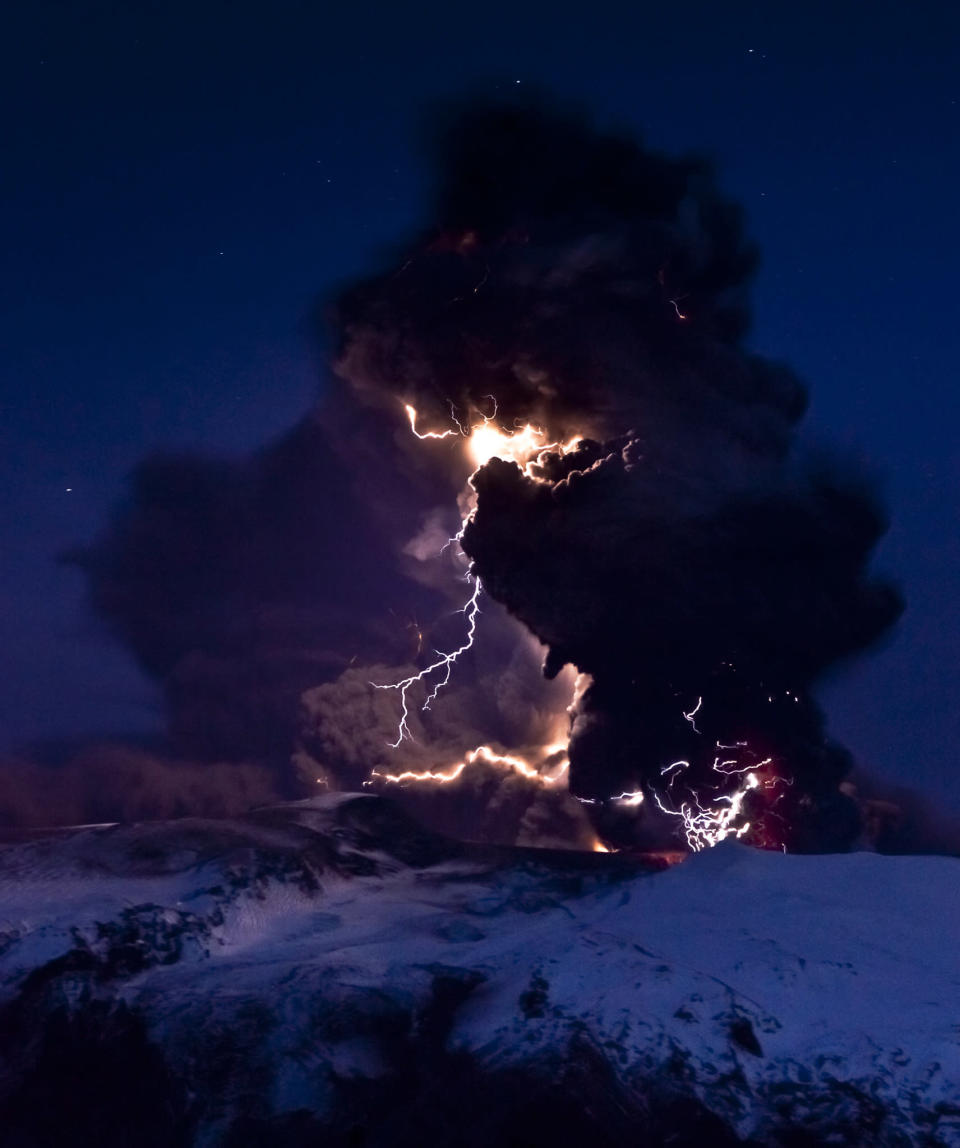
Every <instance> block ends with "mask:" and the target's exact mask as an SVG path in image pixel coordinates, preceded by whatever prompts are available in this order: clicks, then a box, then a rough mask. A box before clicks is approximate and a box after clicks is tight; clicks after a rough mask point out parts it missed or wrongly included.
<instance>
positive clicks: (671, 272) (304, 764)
mask: <svg viewBox="0 0 960 1148" xmlns="http://www.w3.org/2000/svg"><path fill="white" fill-rule="evenodd" d="M435 127H436V132H435V137H434V144H435V153H436V163H437V184H436V189H435V195H434V202H433V204H432V208H431V214H430V216H429V223H428V224H427V225H426V226H425V228H424V229H423V230H422V231H421V232H420V233H418V234H417V235H415V236H413V237H412V238H411V239H410V240H409V241H408V242H407V243H406V244H404V245H403V246H401V247H400V248H398V250H397V251H396V253H395V255H394V256H393V257H392V258H391V259H390V260H388V261H387V262H386V264H385V265H384V266H382V267H381V268H380V269H378V270H377V271H376V272H375V273H373V274H371V275H370V276H369V277H368V278H365V279H364V280H362V281H361V282H358V283H356V284H354V285H352V286H350V287H349V288H348V289H346V290H344V291H343V292H342V293H341V294H340V296H339V297H338V298H337V299H336V300H335V301H334V302H333V304H332V305H331V306H330V307H327V308H326V309H325V311H324V314H325V317H326V320H327V321H329V320H330V319H331V318H332V322H333V324H334V327H335V332H336V335H337V339H338V349H337V353H336V357H335V363H334V376H333V378H332V379H331V380H329V385H328V392H327V395H326V396H325V400H324V403H323V404H322V405H321V406H320V407H318V409H317V410H316V411H315V412H312V413H311V414H310V415H309V416H308V417H307V418H305V419H304V420H303V422H302V423H301V424H300V425H299V426H297V427H296V428H294V429H293V430H292V431H291V432H290V433H289V434H288V435H286V436H285V437H284V438H282V439H281V440H280V441H279V442H276V443H274V444H272V445H270V446H268V447H267V448H265V449H264V450H263V451H261V452H260V453H259V454H257V455H256V456H255V457H253V458H252V459H248V460H245V461H242V462H236V463H221V462H213V461H210V460H207V459H198V458H155V459H150V460H147V461H146V462H145V463H144V464H143V465H142V466H141V467H140V468H139V469H138V471H137V472H136V474H135V475H134V477H133V483H132V487H131V492H130V497H129V499H128V501H127V503H126V504H125V505H124V506H123V507H122V508H121V509H120V511H119V512H118V514H117V516H116V518H115V520H114V522H113V523H112V524H111V526H110V528H109V529H108V530H107V531H106V532H105V533H104V534H103V536H102V537H101V538H100V539H99V540H98V541H97V542H96V543H95V544H94V545H92V546H90V547H88V548H86V549H85V550H83V551H82V552H80V553H79V554H77V555H76V556H75V560H76V561H78V562H79V563H80V565H81V566H82V567H83V569H84V570H85V571H86V573H87V575H88V577H89V581H90V588H91V596H92V600H93V603H94V606H95V608H96V609H97V611H98V613H99V614H100V616H101V617H102V618H103V619H104V620H105V621H106V622H107V624H108V625H109V626H110V627H111V629H112V631H113V632H114V633H115V634H116V635H117V636H118V637H119V638H120V639H121V640H122V641H123V642H125V643H126V644H127V645H128V647H129V648H130V649H131V651H132V652H133V654H134V656H135V657H136V658H137V660H138V662H139V663H140V665H141V666H143V667H144V668H145V669H146V670H147V671H148V672H149V673H150V674H152V675H153V676H154V678H155V679H156V680H157V681H158V683H159V684H160V686H161V688H162V690H163V693H164V697H165V699H166V701H167V705H168V712H169V718H170V723H169V724H170V733H171V736H172V738H173V739H174V742H175V744H176V746H177V747H178V750H179V751H180V752H181V753H183V754H185V755H189V756H190V757H193V758H201V759H206V760H224V759H234V760H242V761H247V762H255V763H261V764H266V765H269V766H270V767H271V768H272V769H273V770H274V776H275V777H276V778H277V785H278V788H280V789H281V790H284V791H285V792H291V793H292V792H303V791H305V787H306V788H309V787H316V786H334V787H341V788H346V787H356V786H358V785H360V784H363V783H364V782H365V781H369V780H371V771H373V772H374V773H375V774H376V773H379V774H381V775H382V774H386V773H391V772H392V773H393V774H400V773H403V771H405V770H409V771H435V770H440V769H444V768H447V767H450V766H451V765H453V764H454V763H456V762H457V761H459V760H462V759H463V757H464V755H465V754H467V753H469V752H470V751H471V749H473V748H475V747H476V746H478V745H480V744H486V745H488V746H489V747H491V752H493V753H502V754H509V753H512V752H518V753H522V754H531V755H535V754H536V753H537V752H540V751H542V750H543V747H544V746H547V745H549V743H550V742H552V741H553V740H554V738H555V736H556V730H557V727H558V722H559V724H560V725H561V726H562V725H564V723H565V722H566V720H567V719H566V713H565V707H566V705H567V704H568V703H569V700H570V685H571V681H572V677H573V674H574V670H573V669H572V668H571V669H567V670H565V671H564V672H563V674H562V675H561V676H560V678H559V679H558V678H557V675H558V673H559V672H560V671H561V669H562V668H563V667H564V666H567V665H569V666H570V667H576V669H577V670H579V671H582V672H583V673H585V674H589V675H591V677H592V679H593V684H592V685H591V686H590V688H589V689H588V690H587V692H586V694H585V695H584V696H583V697H582V699H581V700H580V702H579V704H578V710H577V716H576V721H575V724H574V729H573V739H572V742H571V745H570V760H571V769H570V782H571V789H572V791H573V793H574V794H575V795H576V796H577V797H580V798H587V799H590V800H591V801H593V802H594V803H595V804H591V805H583V804H581V803H579V802H577V801H574V800H573V798H572V797H570V796H569V795H565V793H564V790H563V787H554V788H551V787H549V786H546V785H543V784H539V783H536V782H534V783H531V782H530V780H529V779H525V778H524V777H523V776H522V775H521V774H518V773H517V772H515V771H514V772H511V771H510V770H509V769H507V770H501V769H497V768H496V767H493V766H490V765H489V763H487V764H484V762H480V763H479V765H477V766H476V768H471V769H469V770H465V771H464V772H463V773H462V774H461V775H459V776H458V779H457V781H456V782H451V783H449V784H439V785H435V786H431V787H429V788H423V787H418V786H416V785H411V786H409V787H408V788H402V787H401V786H399V785H397V786H395V787H394V788H395V789H396V790H397V791H398V792H399V794H400V796H401V797H402V799H404V800H406V801H408V802H410V803H416V804H417V805H418V807H421V812H423V811H424V810H425V811H426V816H427V817H428V819H432V820H434V823H436V824H441V825H444V826H446V827H448V828H454V829H456V830H457V831H460V832H464V833H466V834H467V835H473V836H485V837H489V838H492V839H496V838H498V837H499V838H500V839H505V840H507V839H524V840H533V839H541V840H544V841H550V842H555V841H558V840H565V841H567V842H569V843H578V844H583V843H584V842H586V841H588V839H589V838H591V837H592V833H593V831H592V830H591V829H590V828H589V827H588V826H587V823H586V820H585V817H586V814H587V813H588V812H589V815H590V816H591V817H592V818H593V819H594V822H595V824H596V825H597V826H598V827H599V828H600V830H601V832H602V835H603V836H604V837H605V839H607V840H610V841H619V842H620V843H627V842H637V841H653V840H658V839H664V838H665V837H666V836H669V837H672V836H673V835H674V834H675V833H676V831H677V829H678V825H677V824H676V822H675V817H677V816H679V813H678V811H679V810H680V809H681V807H684V804H685V803H686V805H687V806H689V803H690V801H691V800H692V798H691V797H690V795H691V794H696V795H697V800H698V801H699V800H704V801H706V800H707V795H708V794H711V793H717V794H719V795H720V798H721V799H722V798H723V794H724V793H725V792H727V791H728V790H729V786H730V784H731V783H733V782H735V781H736V778H737V777H738V776H741V774H742V773H743V771H745V770H746V769H747V767H749V768H751V769H754V770H755V771H756V773H755V774H751V776H755V778H756V780H755V782H754V783H753V786H754V787H753V789H752V790H751V792H750V794H748V795H747V797H746V798H745V816H747V815H748V814H749V817H750V820H751V823H752V828H751V830H750V833H751V839H753V840H755V841H757V842H758V843H762V844H768V845H780V844H785V845H787V846H788V847H791V848H836V847H842V846H844V845H846V844H847V843H849V842H850V841H852V840H853V839H854V838H855V836H856V835H857V833H858V832H859V825H858V818H857V813H856V807H855V805H854V803H853V802H852V801H851V800H850V799H849V798H848V797H846V796H845V795H844V794H843V793H842V792H841V790H840V783H841V782H842V780H843V777H844V776H845V774H846V772H847V770H848V766H849V762H848V757H847V755H846V753H845V752H844V751H843V750H840V749H838V748H837V747H835V746H832V745H830V744H829V743H828V742H827V741H826V739H825V736H824V730H823V721H822V718H821V715H820V713H819V711H818V709H817V707H816V705H815V703H814V702H813V700H812V698H811V694H810V690H811V687H812V685H813V683H814V682H815V681H816V679H817V678H818V676H819V675H820V674H822V673H823V672H824V670H825V669H827V668H828V667H829V666H831V665H833V664H834V663H836V662H837V661H838V660H839V659H842V658H845V657H848V656H849V655H851V654H854V653H856V652H857V651H858V650H860V649H862V648H863V647H864V646H866V645H867V644H869V643H870V642H872V641H874V640H875V639H876V638H877V637H879V636H880V635H881V634H882V633H883V632H884V631H885V630H886V629H887V627H888V626H889V625H890V624H891V623H892V621H893V620H894V619H895V618H896V616H897V614H898V613H899V610H900V601H899V598H898V596H897V594H896V593H895V591H894V590H892V589H891V588H890V587H889V586H887V585H886V584H883V583H880V582H875V581H871V580H870V578H869V577H868V576H867V574H866V572H865V571H866V564H867V560H868V558H869V556H870V552H871V549H872V547H873V546H874V544H875V542H876V541H877V539H878V538H879V537H880V535H881V534H882V532H883V529H884V517H883V514H882V511H881V509H880V506H879V503H878V501H877V499H876V497H875V495H874V494H873V493H872V492H871V491H870V490H869V488H868V486H867V485H866V483H865V482H864V481H863V480H862V479H861V478H860V477H858V476H857V475H854V474H852V473H851V472H850V471H849V470H847V469H844V468H841V467H840V466H839V465H838V464H836V463H834V462H825V461H823V460H822V459H821V460H819V461H811V460H807V459H804V458H803V457H801V456H800V454H799V453H798V452H797V450H796V448H795V446H794V444H793V437H794V431H795V427H796V425H797V423H798V421H799V420H800V419H801V417H802V415H803V413H804V409H805V405H806V396H805V392H804V388H803V386H802V385H801V383H800V382H799V381H798V380H797V378H796V377H795V376H794V375H793V374H792V372H790V371H789V370H788V369H787V368H785V367H783V366H780V365H777V364H773V363H771V362H769V361H768V360H765V359H762V358H761V357H759V356H757V355H754V354H752V353H750V352H749V351H747V350H746V349H745V347H744V342H743V340H744V337H745V334H746V331H747V328H748V321H749V315H748V310H747V305H746V288H747V286H748V283H749V280H750V277H751V274H752V272H753V270H754V268H755V265H756V253H755V250H754V248H753V247H752V245H751V244H750V243H749V242H748V240H747V239H746V237H745V235H744V231H743V226H742V220H741V215H740V212H739V210H738V209H737V207H736V205H734V204H732V203H730V202H729V201H728V200H726V199H725V198H724V197H723V196H722V195H721V194H720V193H719V192H718V190H717V189H716V186H715V183H714V179H713V176H712V173H711V170H710V168H709V165H707V164H706V163H704V162H703V161H702V160H699V159H675V158H670V157H666V156H663V155H660V154H658V153H656V152H652V151H650V150H648V149H646V148H644V147H643V146H642V145H640V144H639V143H638V142H636V141H635V140H633V139H630V138H627V137H623V136H619V135H615V134H611V133H606V132H602V131H600V130H598V129H597V128H596V127H594V126H593V125H592V124H591V123H590V122H589V121H588V120H587V118H585V117H583V116H581V115H579V114H574V113H569V112H565V111H562V110H560V111H558V110H557V109H555V108H552V107H548V106H546V105H542V104H538V103H536V102H535V101H534V102H531V103H527V104H522V105H515V104H511V105H498V104H494V105H489V104H484V105H474V104H467V105H460V106H457V107H454V108H452V109H449V110H448V111H447V112H446V113H444V115H443V116H441V117H440V119H439V120H438V122H437V123H436V125H435ZM405 404H409V405H410V406H411V407H412V408H414V409H415V411H416V417H417V419H418V420H420V424H419V425H421V426H422V427H425V428H432V429H434V430H435V431H437V432H438V433H442V432H443V431H444V430H450V431H452V432H454V433H453V434H452V435H451V436H448V437H447V438H444V439H428V440H423V439H420V438H417V437H416V436H415V435H414V434H413V433H412V432H411V426H410V422H409V416H408V413H406V412H405V410H404V406H405ZM494 408H495V410H496V414H495V416H493V413H492V412H493V411H494ZM491 418H494V419H495V425H496V426H497V427H499V428H501V429H502V430H503V431H505V432H507V433H509V432H510V431H511V430H513V429H515V428H518V427H521V426H527V425H530V424H533V425H535V426H537V427H539V428H541V429H542V430H543V432H544V434H545V435H546V436H548V437H547V438H546V439H545V441H566V440H568V439H569V438H571V436H580V438H581V440H582V441H581V442H580V444H579V446H578V447H577V448H576V449H574V450H571V451H570V452H569V453H566V454H560V453H556V454H552V455H549V456H544V457H542V458H541V459H540V461H539V463H538V464H536V465H532V466H529V467H527V468H526V469H525V470H522V469H521V468H520V467H519V466H517V465H515V464H514V463H511V462H507V461H502V460H501V459H499V458H492V459H491V460H490V461H489V462H487V463H486V465H484V466H482V467H481V469H480V470H479V471H478V472H477V473H476V474H475V475H474V476H473V478H472V480H471V482H472V487H470V486H467V480H468V477H469V476H470V474H471V471H472V470H473V468H474V466H475V462H473V461H471V459H470V457H469V453H468V451H467V450H466V449H465V443H466V439H465V438H463V437H461V435H460V432H461V431H469V429H470V428H471V427H472V426H475V425H476V424H477V421H478V420H481V421H482V420H483V419H491ZM471 511H473V516H472V518H471V519H470V521H469V523H468V525H467V529H466V532H465V534H464V537H463V549H464V550H465V552H466V554H467V555H469V557H470V559H472V561H473V563H474V572H475V573H476V574H478V575H479V577H480V578H481V580H482V583H483V586H484V588H485V590H486V591H487V594H488V595H492V596H493V598H494V599H496V600H497V602H499V603H502V605H503V606H505V607H506V610H504V609H502V608H501V607H500V606H497V605H496V604H495V603H493V602H491V601H490V598H489V597H488V596H486V595H484V597H483V598H482V603H481V609H482V611H483V613H482V615H481V617H480V628H479V631H478V635H479V636H478V642H477V644H476V646H475V647H474V648H473V649H471V650H470V651H468V653H467V654H466V655H465V656H464V657H463V658H462V659H461V660H460V662H458V664H457V667H456V673H455V674H454V675H453V676H452V677H451V681H450V685H449V686H448V687H447V689H446V691H445V692H443V693H442V694H441V695H439V696H438V697H437V699H436V702H435V703H434V704H433V705H432V706H431V707H430V709H429V710H428V711H427V712H426V713H423V712H421V711H420V709H419V703H420V702H421V701H422V698H419V697H418V698H417V703H418V705H417V706H416V707H415V712H414V713H413V716H412V719H411V720H412V726H411V732H412V733H413V735H414V737H413V739H404V740H402V741H401V743H400V744H399V745H398V746H397V747H396V748H395V749H391V748H390V747H389V745H388V743H389V742H390V741H392V740H395V737H396V723H397V717H398V711H397V703H398V698H397V696H396V694H395V693H394V692H391V691H378V690H376V689H375V687H374V685H372V684H371V683H376V684H389V683H390V682H395V681H397V680H399V679H400V678H402V677H403V676H404V675H405V674H409V673H411V672H416V671H417V670H418V669H420V668H422V667H423V666H424V665H426V664H429V659H430V657H431V656H433V655H432V651H433V650H435V649H450V648H452V647H454V646H455V645H456V644H457V642H458V641H459V640H460V638H461V637H462V626H463V617H462V615H459V614H457V613H456V610H457V608H458V607H460V606H462V605H463V602H464V600H465V597H466V596H468V588H465V583H464V581H463V578H464V575H465V574H466V572H467V570H466V562H465V561H464V559H463V555H462V553H461V552H460V551H459V548H458V546H456V545H454V546H451V545H449V540H450V538H451V537H452V536H453V535H454V534H455V533H456V532H457V531H458V530H459V528H460V526H461V523H462V521H463V518H464V516H465V515H466V514H468V513H469V512H471ZM521 623H522V625H521ZM544 660H545V662H546V670H547V676H546V677H544V675H543V674H542V673H541V672H540V664H541V662H543V661H544ZM555 679H556V680H555ZM695 708H696V710H697V713H696V716H695V718H693V719H691V718H690V716H689V715H690V714H691V712H692V711H693V710H694V709H695ZM721 746H735V747H736V752H735V754H734V753H733V751H730V752H728V751H726V750H721V748H720V747H721ZM681 761H682V763H683V764H682V765H676V768H675V769H673V770H672V771H671V772H668V773H664V772H663V771H664V770H665V769H667V768H668V767H671V766H674V765H675V763H678V762H681ZM731 761H733V762H734V763H735V764H734V765H731V764H730V762H731ZM291 763H292V764H291ZM718 767H719V769H718ZM741 767H743V768H742V769H741ZM736 771H740V773H737V772H736ZM374 780H375V778H374ZM623 792H636V793H638V794H643V796H644V800H643V802H642V803H641V802H640V800H639V798H638V799H637V800H636V801H634V802H631V803H624V802H620V803H617V802H614V801H611V800H610V798H611V797H614V796H616V795H618V794H621V793H623ZM662 810H666V812H663V811H662Z"/></svg>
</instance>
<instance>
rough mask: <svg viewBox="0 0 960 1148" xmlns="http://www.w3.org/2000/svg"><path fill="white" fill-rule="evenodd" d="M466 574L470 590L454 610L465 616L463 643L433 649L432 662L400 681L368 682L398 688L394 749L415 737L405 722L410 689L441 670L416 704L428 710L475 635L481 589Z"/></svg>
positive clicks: (381, 688) (478, 583)
mask: <svg viewBox="0 0 960 1148" xmlns="http://www.w3.org/2000/svg"><path fill="white" fill-rule="evenodd" d="M468 577H469V578H470V581H471V582H472V583H473V593H472V594H471V595H470V598H469V599H468V601H467V602H466V604H465V605H464V606H463V607H462V608H461V609H460V610H459V611H458V613H461V614H463V615H464V616H465V617H466V619H467V636H466V640H465V641H464V642H463V644H462V645H461V646H458V647H457V649H455V650H452V651H451V652H450V653H449V654H444V653H442V652H441V651H440V650H434V653H435V654H436V655H437V660H436V661H435V662H433V663H431V664H430V665H429V666H427V667H426V668H425V669H422V670H420V672H419V673H416V674H411V675H410V677H408V678H403V679H402V681H399V682H387V683H378V682H371V683H370V684H371V685H372V686H373V687H374V689H378V690H398V691H399V692H400V704H401V717H400V723H399V725H398V727H397V740H396V741H391V742H389V745H390V747H391V748H392V749H396V748H397V747H398V746H399V745H400V743H401V742H402V741H403V740H404V738H409V739H410V741H414V740H415V739H414V736H413V734H412V733H411V732H410V726H409V725H408V724H407V721H408V718H409V717H410V689H411V688H412V687H413V686H415V685H416V684H417V683H418V682H423V683H426V682H428V681H429V679H430V677H431V675H433V674H434V673H436V672H438V671H442V673H441V677H440V679H439V680H438V681H437V682H436V683H435V685H434V687H433V689H432V690H431V691H430V693H429V694H428V695H427V699H426V701H425V702H424V703H423V705H422V706H421V707H420V709H421V712H426V711H427V710H429V708H430V706H431V704H432V703H433V702H434V701H435V700H436V697H437V694H438V693H439V692H440V690H442V689H443V687H444V686H445V685H447V683H448V682H449V681H450V674H451V672H452V670H453V666H454V664H455V663H456V661H457V659H458V658H459V657H460V656H461V654H465V653H466V652H467V650H469V649H470V647H471V646H472V645H473V639H474V638H475V637H476V632H477V616H478V615H479V613H480V594H481V592H482V590H483V586H482V585H481V583H480V579H479V578H476V577H473V576H472V575H468Z"/></svg>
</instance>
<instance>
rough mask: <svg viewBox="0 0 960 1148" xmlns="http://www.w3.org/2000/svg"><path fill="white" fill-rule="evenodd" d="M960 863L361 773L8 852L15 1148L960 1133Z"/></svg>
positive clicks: (704, 1141) (943, 1137) (794, 1139)
mask: <svg viewBox="0 0 960 1148" xmlns="http://www.w3.org/2000/svg"><path fill="white" fill-rule="evenodd" d="M958 954H960V861H958V860H954V859H948V858H939V857H883V856H876V855H873V854H866V853H859V854H851V855H845V856H818V857H799V856H784V855H782V854H774V853H759V852H754V851H751V850H749V849H747V848H745V847H741V846H739V845H736V844H729V845H722V846H720V847H718V848H716V849H714V850H711V851H709V852H707V853H705V854H700V855H697V856H695V857H692V858H690V859H689V860H687V861H686V862H684V863H683V864H682V865H678V866H675V867H673V868H670V869H667V870H665V871H659V872H658V871H654V870H653V869H652V868H651V867H650V866H649V865H645V864H644V863H643V862H642V861H639V860H630V859H627V858H624V857H622V856H619V855H604V854H573V853H567V854H563V853H557V852H546V851H537V850H523V849H491V848H486V847H474V846H464V845H460V844H458V843H455V842H451V841H449V840H446V839H444V838H442V837H438V836H436V835H434V834H432V833H429V832H427V831H424V830H422V829H420V828H419V827H418V826H416V825H415V824H414V823H412V822H411V821H409V820H408V819H407V818H406V816H405V815H403V814H402V813H401V812H400V811H399V810H398V809H397V808H396V806H394V805H393V804H392V803H391V802H389V801H387V800H385V799H383V798H380V797H376V796H367V795H359V796H358V795H350V796H338V797H331V798H326V799H319V800H312V801H309V802H304V803H299V804H294V805H287V806H281V807H277V808H272V809H267V810H261V811H259V812H257V813H255V814H252V815H250V816H248V817H246V818H244V819H241V820H236V821H229V822H222V821H221V822H207V821H196V820H187V821H177V822H169V823H155V824H145V825H134V826H116V827H107V828H93V829H86V830H83V831H80V832H77V833H74V834H72V835H69V836H63V837H51V838H47V839H44V840H38V841H35V842H32V843H28V844H19V845H11V846H7V847H6V848H3V849H0V1144H2V1145H3V1148H26V1146H29V1148H35V1146H43V1145H58V1146H61V1145H74V1144H88V1143H89V1144H96V1145H98V1146H107V1148H109V1146H113V1145H121V1144H122V1145H131V1146H133V1145H135V1146H137V1148H142V1146H150V1145H154V1144H156V1145H161V1144H162V1145H164V1148H169V1146H171V1145H200V1146H207V1145H226V1146H228V1148H238V1146H245V1145H261V1144H262V1145H267V1144H270V1145H283V1146H286V1145H293V1146H306V1145H320V1144H323V1145H344V1146H347V1145H349V1146H354V1148H356V1146H360V1145H364V1146H377V1148H379V1146H391V1148H392V1146H394V1145H410V1146H413V1145H418V1146H419V1145H430V1146H431V1148H443V1146H445V1145H470V1146H480V1145H516V1146H518V1148H519V1146H520V1145H525V1146H530V1145H537V1146H539V1145H544V1146H546V1145H550V1146H551V1148H557V1146H559V1145H579V1144H583V1145H645V1146H659V1145H663V1146H666V1145H672V1146H678V1145H689V1146H697V1148H700V1146H704V1148H710V1146H713V1145H718V1146H722V1145H733V1144H750V1145H782V1146H784V1148H799V1146H805V1145H822V1144H823V1145H825V1144H838V1145H878V1146H891V1148H892V1146H897V1148H901V1146H904V1148H905V1146H908V1145H909V1146H920V1145H923V1146H925V1148H934V1146H940V1145H943V1146H947V1145H950V1146H954V1145H960V956H958Z"/></svg>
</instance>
